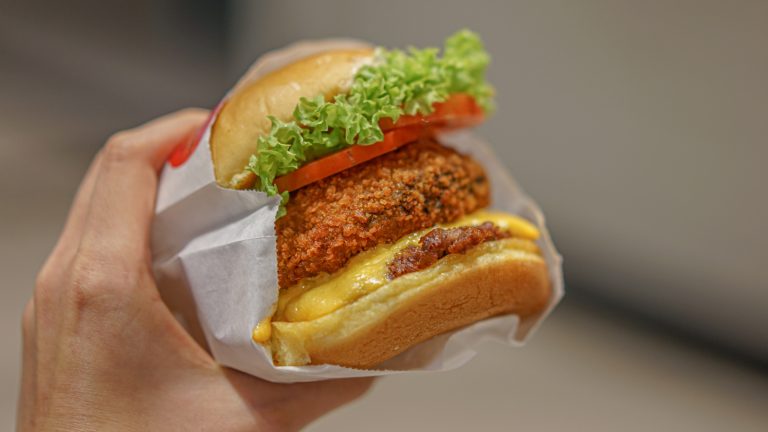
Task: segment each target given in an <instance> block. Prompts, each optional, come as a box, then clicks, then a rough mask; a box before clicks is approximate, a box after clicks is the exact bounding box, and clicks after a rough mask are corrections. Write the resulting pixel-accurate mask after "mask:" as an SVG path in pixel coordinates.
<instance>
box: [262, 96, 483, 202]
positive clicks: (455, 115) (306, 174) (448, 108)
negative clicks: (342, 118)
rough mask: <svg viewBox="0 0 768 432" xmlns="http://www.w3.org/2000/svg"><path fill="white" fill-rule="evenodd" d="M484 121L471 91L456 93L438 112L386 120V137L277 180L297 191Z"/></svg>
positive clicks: (438, 105)
mask: <svg viewBox="0 0 768 432" xmlns="http://www.w3.org/2000/svg"><path fill="white" fill-rule="evenodd" d="M482 121H483V109H482V108H480V106H479V105H478V104H477V102H475V99H474V98H473V97H472V96H469V95H467V94H454V95H452V96H451V97H449V98H448V99H447V100H446V101H444V102H440V103H436V104H435V105H434V111H433V112H432V113H431V114H429V115H426V116H422V115H404V116H400V118H399V119H398V120H397V122H396V123H394V124H393V123H392V121H391V120H390V119H384V120H382V121H381V122H380V126H381V128H382V130H383V131H384V140H383V141H380V142H377V143H375V144H371V145H353V146H350V147H347V148H345V149H343V150H340V151H338V152H336V153H333V154H330V155H328V156H325V157H323V158H321V159H318V160H316V161H313V162H310V163H308V164H306V165H304V166H302V167H301V168H299V169H297V170H296V171H294V172H292V173H288V174H286V175H283V176H280V177H278V178H276V179H275V185H276V186H277V189H278V190H279V191H280V192H285V191H288V192H290V191H294V190H296V189H299V188H302V187H304V186H306V185H308V184H310V183H314V182H316V181H318V180H321V179H324V178H325V177H329V176H332V175H334V174H336V173H339V172H341V171H344V170H345V169H347V168H351V167H353V166H355V165H357V164H361V163H363V162H366V161H369V160H371V159H373V158H375V157H378V156H381V155H383V154H384V153H388V152H391V151H392V150H395V149H397V148H398V147H401V146H403V145H405V144H408V143H410V142H413V141H416V140H417V139H418V138H420V137H421V136H426V135H429V134H432V133H433V132H434V131H435V130H438V129H456V128H462V127H470V126H474V125H477V124H479V123H481V122H482Z"/></svg>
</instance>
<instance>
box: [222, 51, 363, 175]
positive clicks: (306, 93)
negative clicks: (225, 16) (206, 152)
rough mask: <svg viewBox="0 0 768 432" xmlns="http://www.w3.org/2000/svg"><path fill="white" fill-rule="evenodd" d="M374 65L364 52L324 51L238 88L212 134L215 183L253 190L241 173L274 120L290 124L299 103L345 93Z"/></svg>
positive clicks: (226, 104) (225, 104)
mask: <svg viewBox="0 0 768 432" xmlns="http://www.w3.org/2000/svg"><path fill="white" fill-rule="evenodd" d="M372 60H373V50H372V49H367V48H361V49H346V50H334V51H326V52H322V53H320V54H315V55H312V56H309V57H305V58H303V59H301V60H299V61H296V62H294V63H291V64H289V65H287V66H285V67H283V68H280V69H277V70H275V71H272V72H270V73H269V74H267V75H265V76H263V77H261V78H260V79H257V80H255V81H253V82H250V83H248V84H246V85H244V86H242V87H239V88H238V89H237V90H236V91H235V92H234V93H233V94H232V95H231V97H230V98H229V99H228V100H227V101H226V102H225V103H224V105H223V107H222V108H221V111H220V112H219V115H218V117H217V119H216V122H215V123H214V125H213V128H212V130H211V156H212V159H213V168H214V174H215V176H216V182H217V183H218V184H219V185H221V186H224V187H229V188H236V189H243V188H248V187H252V186H253V182H254V180H255V178H254V176H253V175H252V174H249V173H243V169H244V168H245V166H246V165H247V164H248V159H249V158H250V156H251V155H252V154H254V153H255V152H256V143H257V140H258V137H259V136H260V135H262V134H267V133H269V130H270V125H271V124H270V121H269V119H268V118H267V116H274V117H276V118H277V119H278V120H280V121H289V120H290V119H291V118H292V117H293V110H294V108H296V105H297V104H298V103H299V100H300V99H301V98H303V97H306V98H312V97H316V96H318V95H322V96H323V97H325V99H326V100H330V99H332V98H333V97H334V96H336V95H337V94H339V93H345V92H347V91H348V90H349V87H350V86H351V84H352V79H353V77H354V75H355V73H356V72H357V70H358V69H359V68H360V67H361V66H363V65H365V64H368V63H370V62H371V61H372Z"/></svg>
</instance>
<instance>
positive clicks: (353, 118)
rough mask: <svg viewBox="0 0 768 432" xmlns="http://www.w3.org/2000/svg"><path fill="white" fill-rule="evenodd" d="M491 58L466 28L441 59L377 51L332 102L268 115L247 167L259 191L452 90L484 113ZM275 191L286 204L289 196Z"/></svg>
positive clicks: (489, 103)
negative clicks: (288, 114) (289, 114)
mask: <svg viewBox="0 0 768 432" xmlns="http://www.w3.org/2000/svg"><path fill="white" fill-rule="evenodd" d="M489 62H490V57H489V56H488V53H487V52H486V51H485V49H484V47H483V43H482V41H481V40H480V38H479V37H478V36H477V35H476V34H475V33H473V32H471V31H469V30H462V31H459V32H458V33H456V34H454V35H452V36H451V37H449V38H448V39H447V40H446V41H445V47H444V48H443V53H442V56H440V55H439V50H438V49H435V48H426V49H416V48H410V49H408V50H407V51H400V50H386V49H382V48H379V49H377V50H376V61H375V62H374V64H372V65H367V66H363V67H361V68H360V70H359V71H358V72H357V73H356V74H355V77H354V79H353V82H352V86H351V88H350V90H349V92H348V93H345V94H340V95H337V96H336V97H335V98H334V99H333V100H332V101H326V100H324V98H323V97H322V96H317V97H315V98H302V99H301V100H300V102H299V103H298V105H297V106H296V108H295V110H294V111H293V119H292V120H291V121H288V122H282V121H280V120H278V119H276V118H274V117H270V118H269V119H270V121H271V122H272V127H271V130H270V133H269V134H268V135H263V136H261V137H259V141H258V145H257V151H256V153H255V154H254V155H252V156H251V158H250V160H249V163H248V166H247V167H246V169H247V170H249V171H252V172H253V173H254V174H255V175H256V176H257V177H258V179H259V181H258V182H257V186H256V189H257V190H261V191H264V192H266V193H267V194H268V195H276V194H278V190H277V187H276V186H275V185H274V183H273V182H274V180H275V178H276V177H278V176H281V175H284V174H288V173H290V172H292V171H295V170H296V169H298V168H299V167H301V166H302V165H303V164H305V163H307V162H310V161H312V160H315V159H318V158H320V157H322V156H324V155H327V154H329V153H333V152H336V151H338V150H341V149H343V148H345V147H348V146H350V145H353V144H360V145H370V144H373V143H376V142H379V141H381V140H383V139H384V133H383V132H382V130H381V128H380V127H379V121H380V120H382V119H385V118H389V119H392V121H393V122H395V121H397V119H398V118H399V117H400V115H402V114H409V115H413V114H429V113H430V112H432V109H433V108H432V106H433V104H434V103H436V102H442V101H444V100H446V99H447V98H448V96H449V95H451V94H454V93H468V94H470V95H472V96H473V97H474V98H475V100H476V101H477V102H478V104H479V105H480V106H481V107H482V108H483V109H484V110H485V111H486V112H490V111H492V110H493V100H492V97H493V88H492V87H491V86H490V85H489V84H488V82H486V80H485V70H486V68H487V66H488V63H489ZM281 195H282V197H283V204H285V202H286V201H287V198H288V194H286V193H284V194H281ZM280 213H281V214H282V213H283V208H282V206H281V211H280Z"/></svg>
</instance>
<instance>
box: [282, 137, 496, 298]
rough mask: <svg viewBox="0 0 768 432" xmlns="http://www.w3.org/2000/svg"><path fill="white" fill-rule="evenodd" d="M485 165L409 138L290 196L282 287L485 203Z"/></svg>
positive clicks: (284, 219) (284, 221) (284, 230)
mask: <svg viewBox="0 0 768 432" xmlns="http://www.w3.org/2000/svg"><path fill="white" fill-rule="evenodd" d="M489 200H490V187H489V184H488V179H487V178H486V175H485V171H484V170H483V168H482V167H481V166H480V165H479V164H478V163H477V162H475V161H474V160H472V159H471V158H470V157H468V156H464V155H461V154H459V153H457V152H456V151H454V150H452V149H449V148H446V147H443V146H442V145H440V144H438V143H437V142H435V141H432V140H426V139H425V140H422V141H419V142H415V143H411V144H408V145H406V146H404V147H402V148H400V149H398V150H396V151H394V152H391V153H388V154H386V155H383V156H380V157H378V158H376V159H373V160H372V161H369V162H366V163H364V164H361V165H357V166H355V167H353V168H350V169H348V170H345V171H343V172H341V173H339V174H336V175H334V176H332V177H328V178H326V179H323V180H321V181H318V182H315V183H313V184H311V185H308V186H306V187H304V188H302V189H299V190H298V191H295V192H293V193H292V194H291V198H290V201H288V204H287V206H286V210H287V214H286V215H285V216H283V217H282V218H280V219H278V220H277V222H276V226H275V228H276V230H277V269H278V282H279V285H280V287H281V288H287V287H289V286H291V285H293V284H295V283H296V282H298V281H299V280H301V279H303V278H307V277H311V276H316V275H318V274H320V273H321V272H327V273H333V272H335V271H336V270H339V269H340V268H342V267H343V266H344V265H345V264H346V263H347V261H349V259H350V258H352V257H354V256H355V255H357V254H358V253H360V252H363V251H365V250H368V249H370V248H372V247H374V246H376V245H378V244H379V243H391V242H394V241H395V240H397V239H398V238H400V237H402V236H404V235H406V234H410V233H412V232H414V231H417V230H420V229H424V228H429V227H431V226H433V225H434V224H436V223H441V222H451V221H454V220H456V219H458V218H459V217H461V216H463V215H465V214H467V213H471V212H473V211H474V210H477V209H479V208H483V207H486V206H487V205H488V203H489Z"/></svg>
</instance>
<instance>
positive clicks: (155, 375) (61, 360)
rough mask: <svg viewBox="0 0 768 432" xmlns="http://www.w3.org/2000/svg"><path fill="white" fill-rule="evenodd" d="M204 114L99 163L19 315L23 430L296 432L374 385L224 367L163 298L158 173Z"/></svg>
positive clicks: (168, 123) (172, 120)
mask: <svg viewBox="0 0 768 432" xmlns="http://www.w3.org/2000/svg"><path fill="white" fill-rule="evenodd" d="M206 116H207V112H206V111H204V110H198V109H188V110H184V111H180V112H177V113H174V114H170V115H167V116H165V117H161V118H159V119H157V120H154V121H151V122H149V123H147V124H145V125H142V126H140V127H137V128H135V129H131V130H128V131H124V132H119V133H117V134H115V135H113V136H112V137H111V138H110V139H109V140H108V141H107V143H106V145H105V146H104V148H103V149H102V150H101V151H100V152H99V153H98V154H97V156H96V157H95V159H94V161H93V163H92V164H91V166H90V168H89V169H88V172H87V173H86V175H85V178H84V180H83V182H82V184H81V185H80V188H79V190H78V192H77V195H76V197H75V200H74V202H73V204H72V207H71V209H70V213H69V216H68V219H67V222H66V224H65V226H64V229H63V232H62V234H61V237H60V238H59V241H58V243H57V244H56V246H55V248H54V249H53V252H52V253H51V255H50V257H49V258H48V260H47V261H46V263H45V265H44V266H43V268H42V270H41V271H40V273H39V275H38V278H37V281H36V284H35V290H34V295H33V297H32V299H31V300H30V301H29V303H28V304H27V306H26V309H25V311H24V317H23V322H22V331H23V365H22V379H21V390H20V394H19V401H18V412H17V430H18V431H153V430H158V431H209V430H210V431H262V430H265V431H271V430H280V431H282V430H296V429H299V428H301V427H302V426H304V425H306V424H308V423H309V422H311V421H312V420H314V419H316V418H317V417H319V416H321V415H323V414H325V413H326V412H328V411H330V410H332V409H334V408H336V407H339V406H341V405H343V404H345V403H347V402H349V401H351V400H353V399H355V398H357V397H359V396H360V395H362V394H363V393H365V391H366V390H367V389H368V388H369V387H370V385H371V382H372V381H371V379H347V380H331V381H319V382H312V383H301V384H275V383H271V382H267V381H264V380H261V379H258V378H255V377H252V376H249V375H246V374H243V373H240V372H238V371H235V370H232V369H228V368H226V367H222V366H220V365H219V364H217V363H216V361H214V360H213V358H212V357H211V356H210V354H209V353H208V352H206V350H205V349H203V348H202V347H200V345H198V344H197V343H196V342H195V341H194V340H193V339H192V338H191V337H190V336H189V334H188V333H187V332H186V331H185V330H184V329H183V328H182V327H181V326H180V325H179V323H178V322H177V321H176V320H175V319H174V317H173V315H172V314H171V312H170V311H169V310H168V308H167V307H166V305H165V304H164V303H163V301H162V300H161V298H160V294H159V293H158V290H157V286H156V284H155V281H154V279H153V276H152V271H151V256H150V244H149V231H150V226H151V222H152V216H153V209H154V202H155V193H156V187H157V179H158V172H159V170H160V168H161V167H162V165H163V163H164V161H165V159H166V158H167V156H168V155H169V154H170V152H171V151H172V149H173V148H174V147H175V146H176V145H178V144H179V143H183V142H185V141H187V140H190V139H193V138H194V136H195V134H196V132H197V131H198V130H199V129H200V127H201V126H202V125H203V122H204V121H205V119H206Z"/></svg>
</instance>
